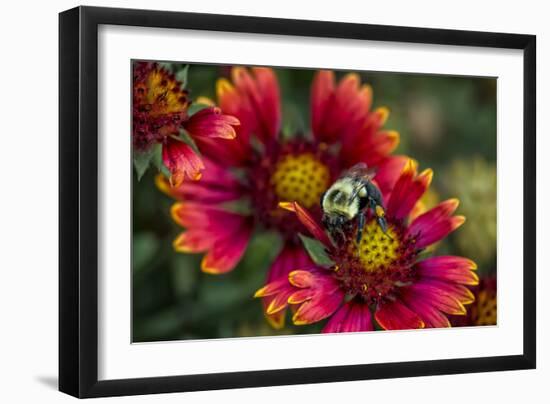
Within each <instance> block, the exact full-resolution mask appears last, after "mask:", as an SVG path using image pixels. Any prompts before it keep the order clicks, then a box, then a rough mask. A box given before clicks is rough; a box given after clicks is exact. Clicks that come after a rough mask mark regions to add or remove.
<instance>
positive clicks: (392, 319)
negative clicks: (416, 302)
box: [374, 300, 424, 330]
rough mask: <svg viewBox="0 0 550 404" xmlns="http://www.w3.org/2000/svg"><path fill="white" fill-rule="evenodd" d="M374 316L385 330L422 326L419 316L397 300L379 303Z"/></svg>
mask: <svg viewBox="0 0 550 404" xmlns="http://www.w3.org/2000/svg"><path fill="white" fill-rule="evenodd" d="M374 317H375V318H376V321H378V324H380V326H381V327H382V328H384V329H385V330H409V329H414V328H424V322H423V321H422V320H421V319H420V317H418V315H417V314H416V313H414V312H413V311H411V310H410V309H409V308H408V307H407V306H405V305H404V304H403V303H401V301H399V300H395V301H393V302H388V303H381V304H379V306H378V308H377V310H376V313H375V314H374Z"/></svg>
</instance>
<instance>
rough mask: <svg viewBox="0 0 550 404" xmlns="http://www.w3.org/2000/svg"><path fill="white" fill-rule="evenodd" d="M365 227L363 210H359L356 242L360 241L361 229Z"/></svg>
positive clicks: (361, 236)
mask: <svg viewBox="0 0 550 404" xmlns="http://www.w3.org/2000/svg"><path fill="white" fill-rule="evenodd" d="M364 227H365V211H361V212H359V215H358V218H357V238H356V241H357V244H359V243H360V242H361V239H362V238H363V229H364Z"/></svg>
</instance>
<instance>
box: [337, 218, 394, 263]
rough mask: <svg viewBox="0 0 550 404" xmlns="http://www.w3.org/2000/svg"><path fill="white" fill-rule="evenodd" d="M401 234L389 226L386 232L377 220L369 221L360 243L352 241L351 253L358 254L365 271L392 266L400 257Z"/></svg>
mask: <svg viewBox="0 0 550 404" xmlns="http://www.w3.org/2000/svg"><path fill="white" fill-rule="evenodd" d="M399 247H400V243H399V234H397V233H396V232H395V231H394V228H393V226H389V227H388V229H387V232H386V233H384V232H383V231H382V229H381V228H380V226H379V225H378V223H377V222H376V221H375V220H371V221H369V222H368V223H367V224H366V225H365V227H364V228H363V236H362V238H361V241H360V242H359V245H357V243H356V242H355V241H354V242H350V243H349V246H348V252H349V254H358V256H359V260H360V262H361V264H362V269H363V270H364V271H365V272H375V271H382V270H384V269H386V268H388V267H389V266H391V265H392V264H393V263H394V262H395V261H396V260H397V258H398V257H399V252H400V249H399Z"/></svg>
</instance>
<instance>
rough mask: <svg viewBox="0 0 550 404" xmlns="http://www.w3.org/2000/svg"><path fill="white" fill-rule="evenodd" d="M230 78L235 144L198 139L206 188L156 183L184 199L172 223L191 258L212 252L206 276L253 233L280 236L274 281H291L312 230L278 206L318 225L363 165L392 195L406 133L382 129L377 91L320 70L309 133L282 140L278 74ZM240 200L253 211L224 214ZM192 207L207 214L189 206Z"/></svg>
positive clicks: (279, 318)
mask: <svg viewBox="0 0 550 404" xmlns="http://www.w3.org/2000/svg"><path fill="white" fill-rule="evenodd" d="M230 75H231V80H228V79H225V78H222V79H220V80H219V81H218V83H217V86H216V89H217V96H218V105H219V106H220V108H221V110H222V111H223V113H224V114H229V115H232V116H235V117H237V118H238V119H239V121H240V126H238V127H237V128H236V132H237V137H236V139H234V140H231V141H229V140H226V139H215V140H214V139H211V138H207V137H200V138H197V139H195V142H196V144H197V146H198V147H199V149H200V150H201V152H202V154H203V156H204V159H203V160H204V162H205V165H206V169H205V170H204V177H203V179H202V180H201V181H200V183H197V184H193V183H189V182H186V183H184V184H182V185H181V186H180V187H177V188H174V189H172V190H169V189H168V187H167V186H166V181H165V180H163V179H162V178H159V179H158V183H159V186H160V187H161V189H164V190H165V191H168V193H169V194H170V195H171V196H173V197H175V198H176V199H180V200H182V201H183V202H182V203H181V204H177V205H176V206H175V207H174V209H173V215H174V216H175V217H178V218H180V219H177V221H178V223H180V224H182V225H183V227H185V228H186V230H185V232H184V233H183V234H184V235H185V234H190V235H189V236H184V237H180V238H178V239H177V240H176V242H175V246H176V249H178V250H183V251H191V250H190V246H189V244H190V243H191V240H193V241H194V240H195V239H199V238H204V239H205V240H204V241H201V242H200V243H199V246H200V248H198V247H197V248H193V249H192V251H194V252H197V251H204V252H206V256H205V258H204V260H203V264H202V268H203V270H206V271H208V272H210V273H221V272H227V271H230V270H232V269H233V268H234V267H235V265H236V264H237V263H238V258H239V257H240V256H241V255H242V253H243V251H244V249H245V248H246V241H247V240H248V238H249V237H250V234H251V231H252V229H257V228H260V229H267V230H271V231H276V232H277V233H278V234H280V236H281V238H282V240H283V247H282V250H281V251H280V253H279V255H278V257H277V258H276V259H275V261H274V262H273V264H272V266H271V268H270V270H269V272H268V274H267V281H268V282H272V281H275V280H276V279H279V278H281V279H284V280H285V283H286V278H287V276H288V273H289V272H290V271H291V270H292V269H296V267H297V266H302V265H312V263H311V260H310V258H309V257H308V255H307V253H306V252H305V251H304V249H303V247H302V246H301V244H300V242H299V239H298V237H297V235H298V233H299V232H300V231H305V228H304V227H303V225H302V224H301V223H300V222H299V221H298V220H296V218H295V216H294V215H292V214H290V213H288V212H286V211H285V210H283V209H280V208H279V206H278V204H279V202H281V201H289V200H292V201H298V202H299V203H300V204H301V205H302V206H304V207H306V208H308V209H311V211H312V212H313V215H314V216H315V217H319V216H320V214H321V211H320V206H319V200H320V197H321V195H322V193H323V192H324V191H325V190H326V189H327V188H328V187H329V185H330V184H331V183H332V181H333V180H334V179H335V178H337V177H338V176H339V175H340V173H341V171H342V170H344V169H347V168H349V167H350V166H351V165H353V164H355V163H357V162H359V161H363V162H366V163H367V164H368V165H369V166H371V167H377V169H378V174H377V177H376V180H377V181H378V184H379V185H380V187H381V188H382V190H388V189H390V188H391V187H392V186H393V183H394V182H395V181H396V180H397V177H398V176H399V173H400V171H401V169H402V167H403V165H404V164H405V161H406V159H405V158H404V157H390V156H389V155H390V153H391V152H392V151H393V150H394V149H395V148H396V147H397V145H398V143H399V135H398V134H397V133H396V132H393V131H385V130H382V129H381V127H382V125H383V124H384V122H385V121H386V119H387V117H388V110H387V109H385V108H379V109H375V110H371V102H372V90H371V88H370V87H369V86H366V85H361V83H360V80H359V77H358V75H356V74H348V75H346V76H344V78H342V80H341V81H340V82H339V83H338V84H336V82H335V78H334V73H332V72H329V71H320V72H317V73H316V75H315V77H314V80H313V85H312V92H311V116H312V120H311V132H310V133H306V134H304V133H296V134H294V135H293V136H291V137H290V138H289V139H283V137H282V136H281V134H280V128H281V102H280V94H279V85H278V82H277V78H276V76H275V72H274V71H273V70H272V69H269V68H263V67H256V68H252V69H250V70H249V69H246V68H243V67H234V68H233V69H232V70H231V74H230ZM236 200H240V201H245V202H246V203H247V205H248V207H249V213H248V214H238V213H234V212H231V211H230V210H229V209H228V208H227V207H226V206H225V205H226V204H227V202H230V201H236ZM191 202H192V203H194V204H195V205H193V207H194V208H195V209H196V210H202V214H198V213H197V212H195V211H194V210H192V209H186V208H185V206H186V205H187V204H190V203H191ZM206 212H210V213H212V212H216V213H215V215H214V214H212V215H210V214H208V213H206ZM214 218H215V219H214ZM214 220H215V221H216V223H219V225H215V224H214V223H213V221H214ZM245 229H247V230H245ZM226 235H227V237H226ZM231 235H234V236H231ZM220 251H223V252H224V254H227V255H229V256H230V258H231V259H227V258H226V257H225V255H224V254H221V253H220ZM279 299H283V297H279ZM283 300H284V299H283ZM263 304H264V307H265V308H266V311H267V313H268V314H267V316H268V319H269V321H270V322H271V324H272V325H274V326H275V327H282V325H283V324H284V315H285V312H284V310H274V308H278V307H279V301H278V300H277V301H275V302H274V301H273V299H272V298H271V297H266V298H265V299H264V300H263ZM270 307H271V309H269V308H270Z"/></svg>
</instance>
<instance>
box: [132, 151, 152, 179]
mask: <svg viewBox="0 0 550 404" xmlns="http://www.w3.org/2000/svg"><path fill="white" fill-rule="evenodd" d="M154 154H155V150H154V147H152V148H150V149H149V150H147V151H145V152H136V151H134V167H135V169H136V173H137V178H138V181H139V180H141V177H143V174H145V172H146V171H147V168H149V163H150V162H151V159H152V158H153V155H154Z"/></svg>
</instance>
